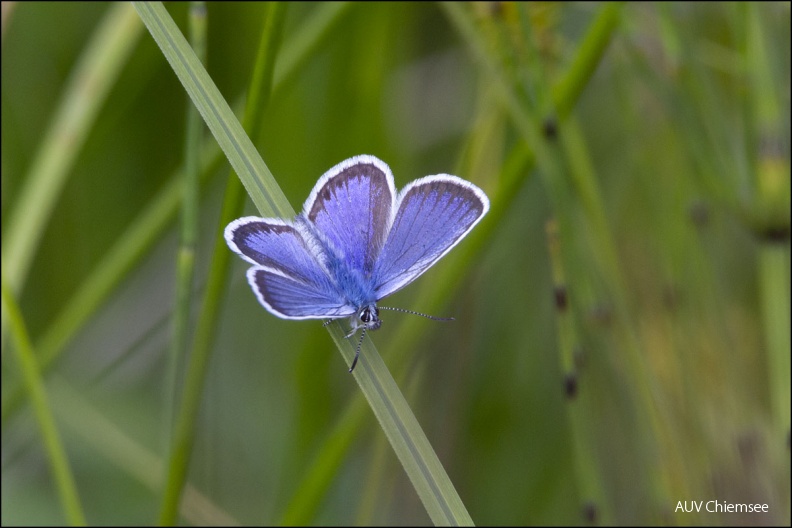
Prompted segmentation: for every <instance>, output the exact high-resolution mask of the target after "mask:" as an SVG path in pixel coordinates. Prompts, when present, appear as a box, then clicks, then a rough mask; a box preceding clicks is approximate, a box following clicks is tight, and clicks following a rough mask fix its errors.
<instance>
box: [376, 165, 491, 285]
mask: <svg viewBox="0 0 792 528" xmlns="http://www.w3.org/2000/svg"><path fill="white" fill-rule="evenodd" d="M397 207H398V208H397V211H396V216H395V218H394V220H393V225H392V226H391V229H390V233H389V234H388V238H387V240H386V242H385V245H384V246H383V248H382V251H381V252H380V255H379V258H378V259H377V262H376V265H375V267H374V281H375V282H374V284H375V291H376V294H377V299H378V300H379V299H382V298H383V297H385V296H387V295H390V294H391V293H393V292H395V291H397V290H399V289H401V288H403V287H404V286H406V285H407V284H409V283H411V282H412V281H414V280H415V279H416V278H417V277H418V276H419V275H421V274H422V273H423V272H424V271H426V270H427V269H428V268H429V267H430V266H431V265H432V264H434V263H435V262H437V260H438V259H440V258H441V257H442V256H443V255H445V254H446V253H447V252H448V251H450V250H451V248H452V247H454V246H455V245H456V244H457V243H458V242H459V241H460V240H461V239H462V238H463V237H464V236H465V235H466V234H467V233H468V232H469V231H470V230H471V229H472V228H473V226H474V225H476V223H477V222H478V221H479V220H481V217H482V216H484V214H485V213H486V212H487V210H488V209H489V200H488V199H487V197H486V195H485V194H484V193H483V192H482V191H481V189H479V188H478V187H476V186H474V185H473V184H471V183H468V182H466V181H465V180H462V179H461V178H457V177H456V176H450V175H446V174H443V175H438V176H427V177H425V178H421V179H419V180H416V181H414V182H412V183H411V184H409V185H408V186H407V187H405V188H404V190H403V191H402V193H401V194H400V195H399V198H398V200H397Z"/></svg>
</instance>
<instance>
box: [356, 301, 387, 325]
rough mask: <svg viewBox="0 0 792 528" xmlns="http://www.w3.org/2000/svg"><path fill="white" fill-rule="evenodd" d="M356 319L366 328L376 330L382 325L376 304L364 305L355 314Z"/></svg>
mask: <svg viewBox="0 0 792 528" xmlns="http://www.w3.org/2000/svg"><path fill="white" fill-rule="evenodd" d="M357 317H358V319H359V320H360V322H361V323H363V324H362V325H360V326H363V327H364V328H365V329H366V330H377V329H378V328H379V327H380V326H382V321H381V320H380V318H379V310H378V309H377V307H376V305H373V304H369V305H368V306H364V307H363V308H362V309H361V310H360V311H359V312H358V314H357Z"/></svg>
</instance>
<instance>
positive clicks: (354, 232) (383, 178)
mask: <svg viewBox="0 0 792 528" xmlns="http://www.w3.org/2000/svg"><path fill="white" fill-rule="evenodd" d="M395 195H396V192H395V187H394V183H393V175H392V174H391V172H390V169H389V168H388V166H387V165H385V164H384V163H382V162H381V161H380V160H378V159H377V158H374V157H372V156H356V157H354V158H351V159H349V160H346V161H345V162H343V163H340V164H338V165H336V166H335V167H333V168H332V169H330V170H329V171H328V172H327V173H325V175H324V176H322V178H320V179H319V181H318V182H317V184H316V186H315V187H314V190H313V192H312V193H311V195H310V196H309V198H308V200H307V201H306V202H305V207H304V211H303V214H304V215H305V217H306V218H307V219H308V220H309V221H310V222H311V223H312V224H313V225H314V226H315V228H316V232H317V236H318V237H319V238H320V240H321V241H322V242H324V243H325V245H326V246H327V248H326V250H327V251H332V252H333V253H334V254H335V255H336V256H338V257H340V258H341V259H342V260H343V261H344V262H345V263H346V265H347V266H348V268H349V269H353V270H358V271H360V272H361V273H362V274H363V275H364V276H369V275H370V274H371V271H372V269H373V268H374V262H375V261H376V259H377V256H378V255H379V253H380V250H381V249H382V246H383V244H384V243H385V238H386V236H387V234H388V223H389V222H390V218H391V214H392V210H393V206H394V202H395Z"/></svg>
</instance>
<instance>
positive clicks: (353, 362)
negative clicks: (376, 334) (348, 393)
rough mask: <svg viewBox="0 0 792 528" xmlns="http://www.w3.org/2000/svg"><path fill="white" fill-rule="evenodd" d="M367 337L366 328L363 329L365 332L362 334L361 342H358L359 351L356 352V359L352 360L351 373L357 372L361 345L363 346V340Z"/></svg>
mask: <svg viewBox="0 0 792 528" xmlns="http://www.w3.org/2000/svg"><path fill="white" fill-rule="evenodd" d="M364 337H366V327H365V326H364V327H363V332H361V333H360V340H359V341H358V346H357V349H356V350H355V359H353V360H352V366H351V367H349V372H352V371H353V370H355V365H357V360H358V357H360V345H362V344H363V338H364Z"/></svg>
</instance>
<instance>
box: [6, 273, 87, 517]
mask: <svg viewBox="0 0 792 528" xmlns="http://www.w3.org/2000/svg"><path fill="white" fill-rule="evenodd" d="M2 290H3V291H2V295H3V309H4V310H5V311H6V314H7V316H8V322H9V326H10V329H11V335H12V337H13V339H14V342H15V345H16V346H15V347H14V350H15V352H16V357H17V361H18V362H19V367H20V370H21V371H22V377H23V379H24V382H25V387H26V389H27V391H28V393H29V394H30V400H31V402H32V403H33V410H34V411H35V415H36V421H37V422H38V426H39V430H40V431H41V439H42V440H43V441H44V447H45V449H46V451H47V456H48V457H49V461H50V467H51V469H52V474H53V476H54V477H55V484H56V486H57V489H58V496H59V498H60V501H61V506H62V507H63V510H64V512H65V513H66V518H67V519H69V522H70V523H71V524H72V525H74V526H84V525H85V524H86V523H85V515H83V509H82V505H81V504H80V497H79V494H78V493H77V486H76V484H75V482H74V476H73V475H72V471H71V467H70V466H69V459H68V457H67V456H66V450H65V449H64V448H63V444H62V443H61V439H60V435H59V434H58V427H57V425H56V424H55V418H54V416H53V414H52V409H51V407H50V404H49V401H48V398H47V392H46V390H45V388H44V382H43V380H42V379H41V372H40V371H39V367H38V363H37V362H36V354H35V353H34V351H33V345H32V344H31V342H30V337H29V336H28V332H27V329H26V328H25V321H24V319H23V317H22V312H21V311H20V310H19V306H18V305H17V303H16V300H14V295H13V293H12V292H11V287H10V286H9V285H8V283H7V282H6V279H5V273H3V276H2Z"/></svg>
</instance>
